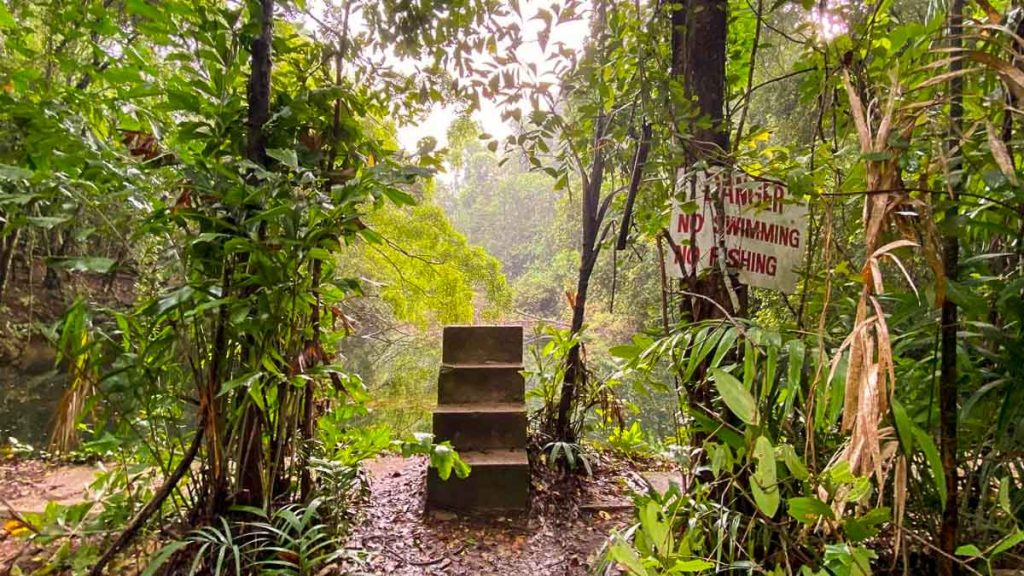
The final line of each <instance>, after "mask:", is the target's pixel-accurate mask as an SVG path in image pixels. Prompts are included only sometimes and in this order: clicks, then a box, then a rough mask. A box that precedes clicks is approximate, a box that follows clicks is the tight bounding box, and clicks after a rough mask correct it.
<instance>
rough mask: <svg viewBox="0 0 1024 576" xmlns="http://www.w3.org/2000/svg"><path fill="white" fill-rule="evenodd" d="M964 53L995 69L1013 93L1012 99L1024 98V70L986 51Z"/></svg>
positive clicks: (1019, 99)
mask: <svg viewBox="0 0 1024 576" xmlns="http://www.w3.org/2000/svg"><path fill="white" fill-rule="evenodd" d="M965 54H966V56H967V57H968V58H970V59H971V60H974V61H975V62H978V63H980V64H984V65H985V66H988V67H989V68H991V69H993V70H995V71H996V72H997V73H998V74H999V76H1000V77H1001V78H1002V79H1003V83H1005V84H1006V86H1007V87H1008V88H1009V89H1010V92H1012V93H1013V97H1014V99H1015V100H1017V101H1018V102H1019V101H1021V100H1024V71H1021V70H1020V69H1019V68H1017V67H1016V66H1014V65H1013V64H1011V63H1010V62H1007V61H1006V60H1002V59H1000V58H997V57H996V56H994V55H992V54H989V53H988V52H982V51H980V50H966V51H965Z"/></svg>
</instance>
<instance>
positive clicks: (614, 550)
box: [608, 534, 649, 576]
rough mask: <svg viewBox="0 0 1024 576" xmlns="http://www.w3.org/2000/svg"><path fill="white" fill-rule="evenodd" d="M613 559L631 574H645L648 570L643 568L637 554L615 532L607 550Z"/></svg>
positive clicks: (637, 575)
mask: <svg viewBox="0 0 1024 576" xmlns="http://www.w3.org/2000/svg"><path fill="white" fill-rule="evenodd" d="M608 551H609V552H610V553H611V557H612V559H613V560H615V561H616V562H618V563H619V564H620V565H621V566H622V567H623V568H625V569H626V571H627V572H629V574H631V575H632V576H647V575H648V574H649V572H648V571H647V569H646V568H644V565H643V562H641V561H640V557H639V556H637V554H636V551H635V550H633V547H632V546H630V545H629V544H628V543H627V542H626V541H625V540H624V539H623V538H622V536H619V535H618V534H616V535H615V536H613V537H612V546H611V548H609V550H608Z"/></svg>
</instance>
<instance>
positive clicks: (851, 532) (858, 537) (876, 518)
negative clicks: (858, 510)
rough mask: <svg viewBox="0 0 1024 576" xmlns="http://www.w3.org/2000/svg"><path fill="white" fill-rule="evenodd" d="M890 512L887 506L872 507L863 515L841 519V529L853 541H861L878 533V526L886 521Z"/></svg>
mask: <svg viewBox="0 0 1024 576" xmlns="http://www.w3.org/2000/svg"><path fill="white" fill-rule="evenodd" d="M891 514H892V512H891V510H889V508H888V507H885V506H883V507H881V508H872V509H871V510H869V511H868V512H867V513H866V514H864V515H863V516H859V517H856V518H847V519H846V520H844V521H843V531H844V532H845V533H846V537H847V538H849V539H850V540H851V541H853V542H861V541H863V540H867V539H868V538H872V537H874V536H876V535H877V534H878V531H879V526H880V525H881V524H883V523H885V522H887V521H888V520H889V518H890V516H891Z"/></svg>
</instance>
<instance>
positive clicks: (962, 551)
mask: <svg viewBox="0 0 1024 576" xmlns="http://www.w3.org/2000/svg"><path fill="white" fill-rule="evenodd" d="M953 553H954V554H956V555H957V556H981V554H982V552H981V550H979V549H978V547H977V546H975V545H974V544H964V545H963V546H957V549H956V552H953Z"/></svg>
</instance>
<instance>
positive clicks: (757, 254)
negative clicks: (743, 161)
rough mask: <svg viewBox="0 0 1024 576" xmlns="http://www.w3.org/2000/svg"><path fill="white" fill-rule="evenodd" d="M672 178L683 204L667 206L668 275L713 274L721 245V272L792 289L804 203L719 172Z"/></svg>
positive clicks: (770, 186) (777, 187) (766, 184)
mask: <svg viewBox="0 0 1024 576" xmlns="http://www.w3.org/2000/svg"><path fill="white" fill-rule="evenodd" d="M677 178H678V190H679V191H680V194H679V196H680V197H685V198H687V199H688V201H686V202H680V201H674V202H673V206H672V222H671V223H670V225H669V234H670V236H671V237H672V242H673V244H675V250H672V251H668V252H667V253H666V262H665V269H666V270H667V271H668V272H669V273H670V274H672V275H673V276H675V277H677V278H683V277H686V276H689V275H690V274H691V273H694V272H696V273H697V274H699V273H701V272H703V271H704V270H708V269H715V270H719V269H720V268H721V264H720V263H719V261H718V259H719V258H720V254H719V252H721V249H720V247H722V246H724V248H725V256H724V257H725V265H726V268H727V269H729V271H731V272H736V273H738V275H739V279H740V281H741V282H743V283H744V284H747V285H749V286H756V287H758V288H771V289H774V290H779V291H782V292H787V293H790V292H793V291H794V290H795V289H796V282H797V279H798V274H797V268H799V267H800V265H801V264H802V263H803V254H804V242H806V233H807V205H806V204H804V203H803V202H802V201H799V200H797V199H794V198H792V197H791V196H790V194H789V190H788V189H787V188H786V187H785V185H783V184H781V183H779V182H775V181H772V180H765V179H759V178H755V177H752V176H750V175H748V174H745V173H743V172H739V171H730V170H729V169H725V168H713V169H711V170H708V171H698V172H689V173H687V172H685V171H684V170H682V169H680V170H679V172H678V174H677ZM716 206H717V208H716ZM719 209H720V210H721V214H719ZM716 215H718V216H719V217H718V218H716V217H715V216H716Z"/></svg>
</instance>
